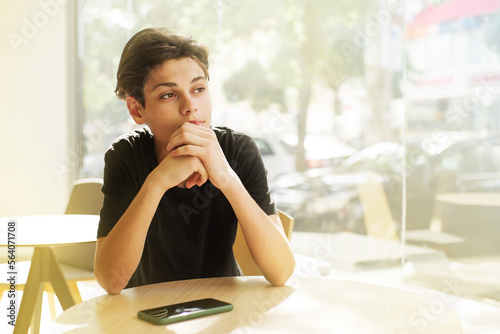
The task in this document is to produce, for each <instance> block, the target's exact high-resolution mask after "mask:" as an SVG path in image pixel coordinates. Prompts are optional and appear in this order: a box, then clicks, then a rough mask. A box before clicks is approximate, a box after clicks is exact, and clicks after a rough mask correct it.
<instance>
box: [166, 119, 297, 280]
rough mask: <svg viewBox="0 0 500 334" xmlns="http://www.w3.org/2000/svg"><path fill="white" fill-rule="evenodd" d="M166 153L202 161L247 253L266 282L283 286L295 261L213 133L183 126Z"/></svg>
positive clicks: (277, 223) (274, 218) (278, 224)
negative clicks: (235, 222)
mask: <svg viewBox="0 0 500 334" xmlns="http://www.w3.org/2000/svg"><path fill="white" fill-rule="evenodd" d="M169 150H171V151H172V155H173V156H196V157H198V158H199V159H200V160H201V161H202V163H203V165H204V166H205V169H206V170H207V173H208V177H209V179H210V181H211V182H212V183H213V184H214V185H215V186H216V187H217V188H218V189H220V190H221V191H222V193H224V195H225V196H226V198H227V199H228V201H229V203H230V204H231V206H232V208H233V210H234V212H235V213H236V217H237V218H238V221H239V223H240V225H241V229H242V232H243V235H244V237H245V240H246V242H247V245H248V248H249V250H250V253H251V254H252V257H253V259H254V260H255V262H256V264H257V265H258V266H259V268H260V270H261V271H262V273H263V274H264V276H265V277H266V279H267V280H268V281H269V282H270V283H271V284H273V285H277V286H280V285H283V284H285V283H286V281H287V280H288V278H289V277H290V276H291V275H292V273H293V271H294V269H295V259H294V256H293V253H292V250H291V248H290V243H289V242H288V239H287V238H286V236H285V234H284V232H283V226H282V225H281V222H280V220H279V217H278V216H277V215H271V216H268V215H267V214H266V213H265V212H264V211H263V210H262V209H261V208H260V206H259V205H258V204H257V203H256V202H255V200H254V199H253V198H252V197H251V196H250V194H249V193H248V191H247V190H246V189H245V187H244V185H243V184H242V182H241V181H240V179H239V177H238V175H237V174H236V173H235V172H234V171H233V170H232V169H231V167H230V166H229V164H228V162H227V160H226V158H225V156H224V153H223V152H222V150H221V148H220V146H219V143H218V141H217V138H216V136H215V133H214V132H213V131H212V130H210V129H207V128H203V127H199V126H196V125H192V124H185V125H183V126H182V127H181V128H179V129H178V130H177V131H176V132H174V134H172V136H171V139H170V144H169Z"/></svg>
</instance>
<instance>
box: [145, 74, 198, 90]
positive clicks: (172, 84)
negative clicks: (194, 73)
mask: <svg viewBox="0 0 500 334" xmlns="http://www.w3.org/2000/svg"><path fill="white" fill-rule="evenodd" d="M200 80H206V77H204V76H201V75H200V76H198V77H196V78H194V79H193V80H191V84H193V83H195V82H197V81H200ZM162 86H167V87H177V84H176V83H175V82H160V83H158V84H156V85H154V86H153V88H151V91H154V90H155V89H156V88H158V87H162Z"/></svg>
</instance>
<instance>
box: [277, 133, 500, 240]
mask: <svg viewBox="0 0 500 334" xmlns="http://www.w3.org/2000/svg"><path fill="white" fill-rule="evenodd" d="M366 171H370V172H375V173H377V174H378V175H379V176H380V180H379V181H380V182H381V183H382V184H383V186H384V190H385V194H386V196H387V199H388V202H389V206H390V209H391V212H392V216H393V218H394V220H395V221H396V222H397V223H399V224H401V221H402V204H403V196H402V194H403V178H404V179H405V187H406V204H407V206H406V222H407V228H408V229H420V228H427V227H428V226H429V223H430V220H431V218H432V214H433V209H434V197H435V195H436V194H437V193H441V192H450V191H463V192H466V191H500V137H497V136H491V137H484V138H474V139H468V140H460V141H457V142H450V143H448V144H446V145H441V146H440V147H439V149H436V146H433V147H432V149H429V147H428V145H425V142H423V141H421V140H414V141H413V140H410V141H409V142H408V143H407V146H406V150H405V148H404V147H403V145H401V144H399V143H390V142H383V143H378V144H375V145H372V146H369V147H367V148H365V149H363V150H361V151H359V152H358V153H356V154H354V155H352V156H351V157H350V158H347V159H346V160H344V161H343V162H342V163H341V164H340V165H339V166H336V167H333V168H322V169H313V170H308V171H306V172H302V173H290V174H288V175H283V176H280V177H278V178H276V179H275V180H274V182H272V183H271V191H272V195H273V197H274V198H275V200H276V202H277V205H278V207H279V208H280V209H282V210H283V211H286V212H289V213H290V214H291V215H292V216H294V218H295V222H296V230H303V231H328V232H335V231H341V230H351V231H356V232H359V233H362V232H363V231H364V220H363V210H362V207H361V205H360V202H359V194H358V190H357V184H358V183H359V182H360V181H362V180H360V178H361V177H363V175H364V174H363V172H366Z"/></svg>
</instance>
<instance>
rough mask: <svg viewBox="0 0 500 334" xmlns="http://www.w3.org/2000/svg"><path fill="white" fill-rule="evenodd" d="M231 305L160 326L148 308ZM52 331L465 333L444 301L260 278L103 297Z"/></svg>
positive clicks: (339, 284) (338, 283)
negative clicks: (199, 302)
mask: <svg viewBox="0 0 500 334" xmlns="http://www.w3.org/2000/svg"><path fill="white" fill-rule="evenodd" d="M208 297H211V298H216V299H220V300H223V301H227V302H230V303H232V304H233V305H234V309H233V310H232V311H231V312H228V313H222V314H217V315H212V316H208V317H205V318H199V319H194V320H189V321H185V322H181V323H176V324H171V325H167V326H156V325H153V324H150V323H148V322H145V321H143V320H140V319H138V318H137V312H138V311H139V310H142V309H148V308H152V307H158V306H163V305H167V304H173V303H179V302H183V301H188V300H194V299H200V298H208ZM52 329H53V331H52V332H53V333H71V334H75V333H93V334H99V333H125V332H126V333H349V334H350V333H370V334H377V333H380V334H389V333H394V334H409V333H427V334H430V333H436V334H446V333H453V334H457V333H462V326H461V323H460V320H459V318H458V317H457V316H456V315H455V314H454V313H453V312H451V311H450V310H449V309H448V307H447V306H446V299H445V298H444V297H443V299H435V300H434V299H429V298H427V297H425V296H422V295H419V294H415V293H412V292H408V291H404V290H400V289H395V288H390V287H384V286H379V285H373V284H367V283H359V282H353V281H344V280H334V279H327V278H306V277H292V278H291V279H290V280H289V282H288V283H287V285H285V286H283V287H274V286H272V285H270V284H269V283H267V281H266V280H265V279H264V278H263V277H261V276H253V277H252V276H249V277H226V278H208V279H197V280H185V281H175V282H167V283H160V284H154V285H148V286H142V287H138V288H133V289H127V290H124V291H122V293H121V294H120V295H116V296H110V295H105V296H100V297H97V298H94V299H91V300H88V301H86V302H83V303H80V304H77V305H75V306H73V307H71V308H70V309H68V310H66V311H65V312H64V313H63V314H62V315H60V316H59V317H58V318H57V319H56V321H55V323H54V324H53V327H52Z"/></svg>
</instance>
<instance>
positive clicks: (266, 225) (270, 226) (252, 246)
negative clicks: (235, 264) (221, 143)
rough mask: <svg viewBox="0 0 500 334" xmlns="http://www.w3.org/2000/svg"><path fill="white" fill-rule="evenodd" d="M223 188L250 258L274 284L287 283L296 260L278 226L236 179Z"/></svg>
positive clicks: (281, 228) (281, 229)
mask: <svg viewBox="0 0 500 334" xmlns="http://www.w3.org/2000/svg"><path fill="white" fill-rule="evenodd" d="M235 178H236V179H234V181H232V182H230V183H229V184H228V186H227V187H225V188H224V190H223V192H224V195H225V196H226V197H227V199H228V200H229V202H230V204H231V206H232V208H233V210H234V211H235V213H236V217H237V218H238V221H239V223H240V226H241V230H242V232H243V235H244V237H245V240H246V242H247V245H248V248H249V250H250V253H251V254H252V257H253V259H254V260H255V262H256V263H257V265H258V266H259V268H260V269H261V271H262V273H263V274H264V276H265V277H266V279H267V280H268V281H269V282H270V283H271V284H273V285H277V286H281V285H284V284H285V283H286V281H287V280H288V278H289V277H290V276H291V275H292V273H293V271H294V269H295V259H294V256H293V253H292V251H291V248H290V243H289V242H288V239H287V238H286V236H285V234H284V232H283V227H282V225H281V223H280V222H279V220H278V222H274V221H273V220H272V219H271V218H270V217H269V216H268V215H267V214H266V213H265V212H264V211H263V210H262V209H261V208H260V207H259V206H258V204H257V203H256V202H255V201H254V199H253V198H252V197H251V196H250V194H249V193H248V192H247V191H246V189H245V187H244V186H243V185H242V184H241V182H240V181H239V179H238V178H237V176H235Z"/></svg>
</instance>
